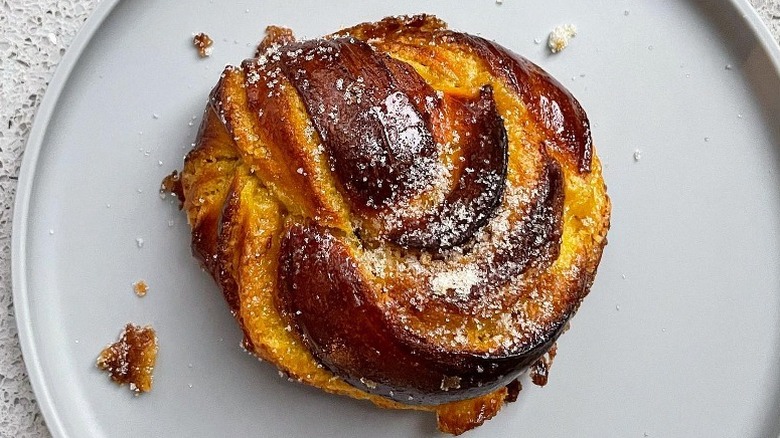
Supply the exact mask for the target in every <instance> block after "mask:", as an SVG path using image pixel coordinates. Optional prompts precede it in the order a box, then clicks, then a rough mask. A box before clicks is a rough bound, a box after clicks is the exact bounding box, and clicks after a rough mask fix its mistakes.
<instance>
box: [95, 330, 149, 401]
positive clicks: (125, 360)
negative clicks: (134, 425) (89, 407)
mask: <svg viewBox="0 0 780 438" xmlns="http://www.w3.org/2000/svg"><path fill="white" fill-rule="evenodd" d="M156 359H157V335H156V334H155V333H154V329H153V328H151V327H149V326H147V327H143V328H142V327H139V326H136V325H133V324H127V326H125V328H124V330H122V333H121V334H120V335H119V340H118V341H117V342H115V343H114V344H111V345H109V346H108V347H106V348H105V349H103V351H101V352H100V356H98V358H97V367H98V368H100V369H101V370H103V371H107V372H108V374H109V376H110V377H111V380H113V381H114V382H116V383H117V384H119V385H124V384H125V383H127V384H129V385H130V390H131V391H133V392H135V393H136V394H137V393H141V392H149V391H150V390H151V389H152V380H153V376H152V372H153V371H154V363H155V361H156Z"/></svg>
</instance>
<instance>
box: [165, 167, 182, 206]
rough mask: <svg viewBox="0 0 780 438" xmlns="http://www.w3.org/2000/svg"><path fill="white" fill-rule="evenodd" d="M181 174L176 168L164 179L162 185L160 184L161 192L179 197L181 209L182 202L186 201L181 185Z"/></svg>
mask: <svg viewBox="0 0 780 438" xmlns="http://www.w3.org/2000/svg"><path fill="white" fill-rule="evenodd" d="M180 176H181V175H179V172H177V171H175V170H174V171H173V173H171V174H170V175H168V176H166V177H165V179H163V181H162V185H160V193H161V194H164V195H165V194H168V193H170V194H171V195H173V196H175V197H176V198H178V199H179V209H181V207H182V203H183V202H184V189H182V186H181V178H180Z"/></svg>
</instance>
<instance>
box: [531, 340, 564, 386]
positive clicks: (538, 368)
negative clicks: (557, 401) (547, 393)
mask: <svg viewBox="0 0 780 438" xmlns="http://www.w3.org/2000/svg"><path fill="white" fill-rule="evenodd" d="M557 350H558V346H557V345H553V346H552V348H550V350H549V351H548V352H547V354H546V355H545V356H542V357H541V358H540V359H539V360H538V361H536V363H535V364H534V365H533V366H532V367H531V381H533V382H534V385H537V386H544V385H546V384H547V379H548V377H549V374H550V367H552V364H553V360H554V359H555V354H556V353H557Z"/></svg>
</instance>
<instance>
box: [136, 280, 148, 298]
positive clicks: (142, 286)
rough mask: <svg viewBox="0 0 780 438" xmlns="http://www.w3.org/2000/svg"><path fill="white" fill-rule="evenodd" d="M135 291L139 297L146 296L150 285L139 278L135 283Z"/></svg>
mask: <svg viewBox="0 0 780 438" xmlns="http://www.w3.org/2000/svg"><path fill="white" fill-rule="evenodd" d="M133 291H134V292H135V294H136V295H138V296H139V297H145V296H146V292H148V291H149V286H148V285H147V284H146V282H145V281H143V280H138V281H136V282H135V283H133Z"/></svg>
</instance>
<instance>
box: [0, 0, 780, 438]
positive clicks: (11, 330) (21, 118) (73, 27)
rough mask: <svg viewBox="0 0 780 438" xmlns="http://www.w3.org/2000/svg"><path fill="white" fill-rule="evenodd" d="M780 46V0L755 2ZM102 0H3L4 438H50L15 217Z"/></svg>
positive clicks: (0, 264)
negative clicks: (61, 73) (23, 340)
mask: <svg viewBox="0 0 780 438" xmlns="http://www.w3.org/2000/svg"><path fill="white" fill-rule="evenodd" d="M750 1H751V3H752V4H753V6H754V7H755V8H756V9H757V10H758V12H759V14H760V15H761V17H762V18H763V20H764V22H765V23H766V24H767V25H768V26H769V28H770V30H771V31H772V34H773V35H774V36H775V38H776V39H777V40H778V41H780V0H750ZM98 3H100V0H81V1H79V0H0V76H1V79H2V80H0V102H2V106H0V202H1V203H2V208H0V437H26V436H35V437H38V436H49V432H48V430H47V429H46V426H45V424H44V421H43V417H42V415H41V413H40V411H39V409H38V406H37V405H36V403H35V397H34V394H33V393H32V389H31V388H30V383H29V381H28V379H27V373H26V370H25V367H24V362H23V361H22V356H21V352H20V350H19V341H18V338H17V332H16V322H15V320H14V309H13V303H12V296H11V218H12V213H13V203H14V193H15V189H16V178H17V176H18V174H19V167H20V164H21V158H22V154H23V152H24V146H25V142H26V141H27V136H28V134H29V132H30V126H31V123H32V120H33V116H34V115H35V112H36V110H37V108H38V105H39V103H40V102H41V98H42V96H43V93H44V92H45V91H46V87H47V85H48V83H49V80H50V79H51V78H52V75H53V73H54V70H55V68H56V67H57V64H58V62H59V60H60V59H61V58H62V56H63V54H64V53H65V51H66V48H67V47H68V45H69V44H70V42H71V41H72V40H73V37H74V36H75V34H76V33H77V31H78V30H79V28H80V27H81V25H82V24H83V23H84V21H85V20H86V19H87V17H88V16H89V15H90V13H91V12H92V11H93V10H94V8H95V7H96V6H97V4H98Z"/></svg>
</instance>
